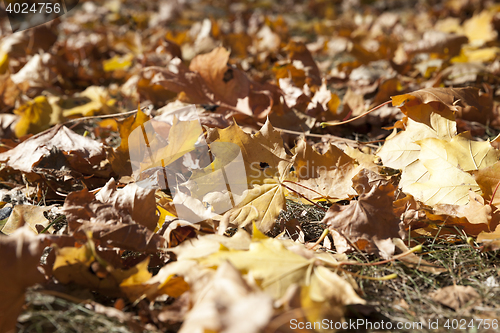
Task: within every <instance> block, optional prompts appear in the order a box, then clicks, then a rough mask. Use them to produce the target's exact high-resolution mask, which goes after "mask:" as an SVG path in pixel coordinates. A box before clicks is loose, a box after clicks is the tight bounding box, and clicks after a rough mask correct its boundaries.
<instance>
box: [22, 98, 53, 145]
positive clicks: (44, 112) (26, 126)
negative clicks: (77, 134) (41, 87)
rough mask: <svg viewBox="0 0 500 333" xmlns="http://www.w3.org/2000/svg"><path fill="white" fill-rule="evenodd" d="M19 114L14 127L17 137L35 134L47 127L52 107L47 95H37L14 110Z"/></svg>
mask: <svg viewBox="0 0 500 333" xmlns="http://www.w3.org/2000/svg"><path fill="white" fill-rule="evenodd" d="M14 113H15V114H18V115H20V116H21V119H20V120H19V121H18V122H17V124H16V127H15V133H16V136H17V137H18V138H20V137H22V136H24V135H26V134H36V133H39V132H41V131H44V130H46V129H47V128H49V123H50V118H51V114H52V107H51V106H50V104H49V102H48V101H47V97H45V96H38V97H36V98H35V99H33V101H30V102H28V103H26V104H24V105H22V106H21V107H19V108H17V109H16V110H15V111H14Z"/></svg>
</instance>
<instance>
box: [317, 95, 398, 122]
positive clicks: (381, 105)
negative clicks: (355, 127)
mask: <svg viewBox="0 0 500 333" xmlns="http://www.w3.org/2000/svg"><path fill="white" fill-rule="evenodd" d="M389 103H392V101H387V102H385V103H382V104H380V105H379V106H376V107H374V108H373V109H371V110H368V111H366V112H365V113H363V114H361V115H359V116H357V117H354V118H352V119H349V120H345V121H340V122H337V121H329V122H326V123H321V127H326V126H338V125H343V124H347V123H350V122H351V121H354V120H357V119H359V118H363V117H364V116H366V115H367V114H369V113H372V112H373V111H375V110H377V109H380V108H381V107H383V106H385V105H387V104H389Z"/></svg>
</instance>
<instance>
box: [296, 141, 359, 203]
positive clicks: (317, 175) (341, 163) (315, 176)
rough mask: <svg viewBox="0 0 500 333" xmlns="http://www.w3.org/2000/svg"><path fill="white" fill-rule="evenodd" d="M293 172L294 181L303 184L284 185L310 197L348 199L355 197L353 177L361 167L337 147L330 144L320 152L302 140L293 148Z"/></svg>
mask: <svg viewBox="0 0 500 333" xmlns="http://www.w3.org/2000/svg"><path fill="white" fill-rule="evenodd" d="M294 152H295V154H296V155H295V159H294V164H293V167H294V172H293V174H294V175H295V176H296V177H297V183H298V184H300V185H303V186H305V188H304V187H302V186H294V184H293V183H287V186H289V187H291V188H293V189H294V190H296V191H297V192H299V193H301V194H303V195H305V196H306V197H308V198H310V199H319V198H331V199H336V200H343V199H348V198H349V197H352V196H355V195H356V191H355V190H354V189H353V188H352V180H351V179H352V177H354V176H355V175H356V174H357V173H358V172H359V171H360V167H359V166H357V165H356V163H355V161H354V160H353V159H352V158H350V157H349V156H348V155H346V154H345V153H344V152H343V151H342V150H340V149H339V148H337V147H335V146H333V145H330V146H329V149H328V151H327V152H326V153H325V154H323V155H320V154H318V153H317V152H316V151H314V150H313V149H312V147H311V146H309V145H308V144H307V143H306V142H305V140H303V139H301V140H300V141H299V142H298V143H297V145H296V147H295V151H294Z"/></svg>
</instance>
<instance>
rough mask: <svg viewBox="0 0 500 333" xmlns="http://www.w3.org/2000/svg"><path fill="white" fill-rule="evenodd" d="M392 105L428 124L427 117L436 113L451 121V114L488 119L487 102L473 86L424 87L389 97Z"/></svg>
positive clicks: (489, 110)
mask: <svg viewBox="0 0 500 333" xmlns="http://www.w3.org/2000/svg"><path fill="white" fill-rule="evenodd" d="M392 105H393V106H397V107H398V108H400V109H401V111H402V112H403V113H404V114H405V115H407V116H408V117H410V118H412V119H413V120H415V121H417V122H420V123H424V124H426V125H427V126H430V127H432V125H431V120H430V116H431V114H432V113H435V112H437V113H439V114H440V115H442V116H443V117H445V118H448V119H450V120H454V119H455V118H454V114H455V113H456V116H457V117H459V118H463V119H468V120H475V118H481V119H482V118H484V117H486V118H488V115H490V114H491V111H492V110H491V104H490V102H488V101H485V100H484V99H483V98H481V97H480V95H479V90H478V89H476V88H470V87H468V88H425V89H421V90H417V91H414V92H411V93H409V94H404V95H398V96H393V97H392ZM434 129H435V128H434Z"/></svg>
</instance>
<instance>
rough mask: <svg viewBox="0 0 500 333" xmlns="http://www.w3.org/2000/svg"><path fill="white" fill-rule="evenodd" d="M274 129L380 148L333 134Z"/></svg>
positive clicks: (260, 124) (259, 123) (261, 124)
mask: <svg viewBox="0 0 500 333" xmlns="http://www.w3.org/2000/svg"><path fill="white" fill-rule="evenodd" d="M256 123H257V125H259V126H264V124H263V123H261V122H259V121H257V122H256ZM273 127H274V128H275V129H277V130H279V131H281V132H283V133H288V134H294V135H299V136H301V135H303V136H307V137H311V138H328V139H331V140H333V141H339V142H349V143H352V144H362V145H365V146H368V147H371V148H378V146H376V145H373V144H370V143H365V142H360V141H356V140H351V139H347V138H341V137H340V136H335V135H331V134H313V133H304V132H298V131H292V130H287V129H284V128H281V127H276V126H273Z"/></svg>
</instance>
